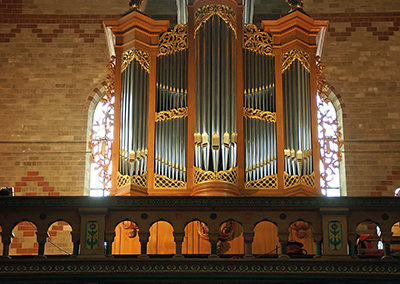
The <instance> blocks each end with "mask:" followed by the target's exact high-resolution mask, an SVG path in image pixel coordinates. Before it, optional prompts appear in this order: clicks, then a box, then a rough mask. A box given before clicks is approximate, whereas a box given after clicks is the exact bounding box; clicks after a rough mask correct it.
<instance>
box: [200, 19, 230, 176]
mask: <svg viewBox="0 0 400 284" xmlns="http://www.w3.org/2000/svg"><path fill="white" fill-rule="evenodd" d="M234 43H235V37H234V33H233V31H232V30H231V29H230V28H229V26H228V25H227V24H226V23H225V22H224V21H223V20H221V18H220V17H219V16H217V15H214V16H212V17H211V18H210V19H209V20H208V21H207V22H206V23H204V24H203V25H202V27H201V28H200V29H199V31H198V33H197V35H196V44H195V48H196V100H195V102H196V117H195V119H196V123H195V135H197V137H196V136H195V141H198V139H199V138H198V136H199V135H201V150H200V146H199V145H198V144H196V150H195V151H196V155H195V165H196V166H197V167H200V168H202V169H203V170H211V171H221V170H227V169H229V168H230V167H233V166H236V158H235V154H236V150H235V144H233V143H232V142H233V140H232V137H233V136H234V135H233V134H234V132H235V125H234V122H235V114H236V105H235V102H236V92H235V82H236V80H235V71H234V69H235V68H234V67H235V61H234V60H235V52H234V50H235V44H234ZM200 151H201V152H200Z"/></svg>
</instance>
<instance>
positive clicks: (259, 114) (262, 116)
mask: <svg viewBox="0 0 400 284" xmlns="http://www.w3.org/2000/svg"><path fill="white" fill-rule="evenodd" d="M243 115H244V116H245V117H247V118H254V119H259V120H265V121H268V122H276V113H275V112H270V111H266V110H265V111H264V110H260V109H253V108H243Z"/></svg>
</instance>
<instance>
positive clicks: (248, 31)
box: [243, 24, 272, 55]
mask: <svg viewBox="0 0 400 284" xmlns="http://www.w3.org/2000/svg"><path fill="white" fill-rule="evenodd" d="M243 48H245V49H248V50H251V51H253V52H257V53H259V54H262V55H272V37H271V35H270V34H269V33H267V32H263V31H261V30H259V29H258V28H257V26H256V25H253V24H245V25H244V29H243Z"/></svg>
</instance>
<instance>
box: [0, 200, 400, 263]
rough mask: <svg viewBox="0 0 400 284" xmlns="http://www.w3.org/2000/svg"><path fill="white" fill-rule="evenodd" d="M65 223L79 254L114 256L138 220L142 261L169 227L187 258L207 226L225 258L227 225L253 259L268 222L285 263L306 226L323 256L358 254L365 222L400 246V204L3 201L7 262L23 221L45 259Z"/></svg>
mask: <svg viewBox="0 0 400 284" xmlns="http://www.w3.org/2000/svg"><path fill="white" fill-rule="evenodd" d="M60 220H62V221H65V222H67V223H68V224H69V225H70V226H71V227H72V232H71V234H72V242H73V247H74V249H73V255H78V254H80V255H87V256H89V255H105V256H110V255H112V250H111V248H112V244H113V242H114V236H115V227H116V226H117V224H118V223H119V222H121V221H123V220H131V221H133V222H135V224H136V225H137V227H138V228H139V230H138V235H139V241H140V254H141V256H146V255H147V244H148V241H149V237H150V227H151V225H152V224H154V223H155V222H157V221H160V220H164V221H167V222H168V223H170V224H171V225H172V227H173V240H174V242H175V248H176V251H175V252H174V254H175V256H181V255H182V243H183V240H184V237H185V226H186V225H187V224H188V223H189V222H191V221H193V220H199V221H201V222H203V223H204V224H206V225H207V227H208V239H209V242H210V243H211V251H210V255H213V256H216V257H218V251H217V243H218V241H219V234H220V226H221V224H223V223H224V222H226V221H228V220H233V221H235V222H237V223H238V224H240V225H241V227H242V235H243V240H244V256H246V257H251V256H254V255H253V252H252V244H253V240H254V228H255V226H256V225H257V224H258V223H259V222H261V221H265V220H268V221H269V222H272V223H273V224H275V225H276V227H277V237H278V239H279V243H280V255H283V256H284V255H286V253H287V250H286V246H287V243H288V241H290V240H289V227H290V225H291V224H293V223H294V222H296V221H299V220H302V221H305V222H307V223H309V224H311V226H312V238H313V241H314V243H315V250H314V254H315V255H316V256H321V255H322V256H326V257H329V256H336V255H341V256H343V255H354V254H355V253H356V250H355V244H356V241H357V237H358V235H357V233H356V227H357V225H358V224H360V223H361V222H363V221H370V222H374V223H375V224H377V225H378V226H379V228H380V231H381V235H380V239H381V241H382V243H383V248H384V249H383V250H382V253H381V254H383V255H385V256H389V255H390V244H391V243H392V241H393V243H397V239H398V237H396V236H392V227H393V225H394V224H395V223H397V222H399V220H400V198H367V197H366V198H364V197H359V198H322V197H321V198H320V197H291V198H279V197H270V198H266V197H245V198H243V197H240V198H235V197H229V198H224V197H106V198H91V197H2V198H0V226H1V228H2V233H1V235H2V244H3V256H5V257H7V256H9V246H10V243H11V241H12V237H13V234H12V231H13V228H14V227H15V226H16V224H18V223H19V222H21V221H30V222H32V223H33V224H34V226H35V230H36V238H37V243H38V250H37V251H38V255H39V256H43V255H44V252H45V250H44V248H45V244H46V241H47V240H48V238H47V232H48V229H49V226H50V225H51V224H52V223H54V222H56V221H60ZM103 244H104V245H103Z"/></svg>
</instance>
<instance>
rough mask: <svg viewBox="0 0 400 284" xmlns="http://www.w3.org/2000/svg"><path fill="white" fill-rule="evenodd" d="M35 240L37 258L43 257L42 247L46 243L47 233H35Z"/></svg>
mask: <svg viewBox="0 0 400 284" xmlns="http://www.w3.org/2000/svg"><path fill="white" fill-rule="evenodd" d="M36 240H37V242H38V244H39V248H38V256H40V257H44V247H45V245H46V241H47V231H46V232H43V231H37V232H36Z"/></svg>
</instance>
